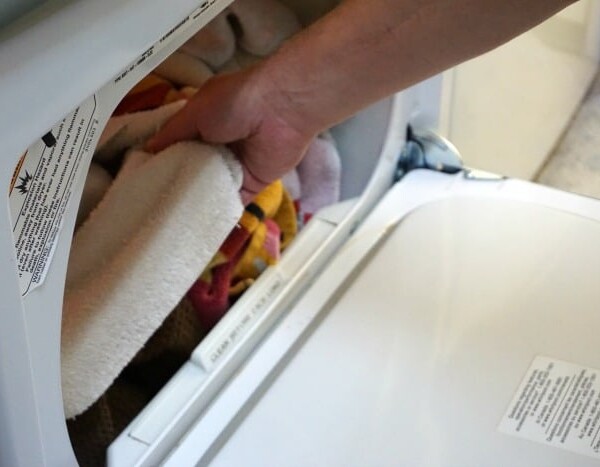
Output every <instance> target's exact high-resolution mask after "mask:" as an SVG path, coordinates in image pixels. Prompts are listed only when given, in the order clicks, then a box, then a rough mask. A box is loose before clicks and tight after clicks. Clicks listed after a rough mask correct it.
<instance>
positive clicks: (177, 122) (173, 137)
mask: <svg viewBox="0 0 600 467" xmlns="http://www.w3.org/2000/svg"><path fill="white" fill-rule="evenodd" d="M194 107H195V106H194V105H193V100H192V101H190V102H189V103H188V104H187V105H186V106H185V107H183V108H182V109H181V110H180V111H179V112H177V113H176V114H175V115H174V116H173V117H172V118H171V119H170V120H169V121H168V122H167V123H165V125H164V126H163V127H162V128H161V129H160V130H159V131H158V132H157V133H156V134H155V135H154V136H153V137H152V138H150V139H149V140H148V141H147V142H146V145H145V149H146V151H149V152H159V151H162V150H163V149H165V148H167V147H169V146H171V145H172V144H174V143H176V142H178V141H185V140H191V139H197V138H198V136H199V135H198V128H197V126H196V111H195V109H194Z"/></svg>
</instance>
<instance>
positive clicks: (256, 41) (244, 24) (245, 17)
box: [229, 0, 301, 57]
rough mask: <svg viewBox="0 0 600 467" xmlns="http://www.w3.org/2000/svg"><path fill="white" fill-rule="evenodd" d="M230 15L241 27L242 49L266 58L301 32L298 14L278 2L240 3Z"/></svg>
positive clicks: (231, 8)
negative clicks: (285, 41) (284, 42)
mask: <svg viewBox="0 0 600 467" xmlns="http://www.w3.org/2000/svg"><path fill="white" fill-rule="evenodd" d="M229 15H230V16H233V18H235V21H236V22H237V24H238V25H239V29H240V37H239V39H238V41H239V45H240V47H241V48H242V49H244V50H245V51H246V52H249V53H251V54H254V55H259V56H261V57H264V56H266V55H269V54H271V53H273V52H275V50H276V49H277V48H278V47H279V46H280V45H281V43H282V42H283V41H284V40H286V39H288V38H289V37H291V36H292V35H294V34H295V33H297V32H298V31H300V29H301V25H300V22H299V21H298V18H297V17H296V15H295V13H294V12H293V11H292V10H291V9H289V8H288V7H287V6H285V5H283V4H282V3H280V2H278V1H277V0H237V1H235V2H233V3H232V4H231V5H230V6H229Z"/></svg>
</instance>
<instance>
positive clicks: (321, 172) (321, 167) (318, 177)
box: [296, 134, 342, 223]
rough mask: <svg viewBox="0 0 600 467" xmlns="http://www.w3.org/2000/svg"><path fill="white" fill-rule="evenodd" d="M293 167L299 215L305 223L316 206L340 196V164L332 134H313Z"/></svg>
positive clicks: (323, 204) (324, 204)
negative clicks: (298, 198)
mask: <svg viewBox="0 0 600 467" xmlns="http://www.w3.org/2000/svg"><path fill="white" fill-rule="evenodd" d="M296 170H297V172H298V178H299V180H300V187H301V188H300V189H301V198H300V210H301V213H300V215H301V220H302V221H303V223H304V222H307V221H308V219H310V217H311V216H312V215H313V214H315V213H316V212H317V211H318V210H319V209H321V208H323V207H325V206H329V205H331V204H333V203H336V202H337V201H339V199H340V184H341V176H342V166H341V162H340V155H339V154H338V151H337V148H336V146H335V143H334V141H333V138H331V137H330V136H329V135H328V134H324V135H322V136H319V137H318V138H316V139H315V140H314V141H313V142H312V143H311V144H310V146H309V147H308V150H307V152H306V155H305V156H304V158H303V159H302V162H301V163H300V164H299V165H298V167H297V169H296Z"/></svg>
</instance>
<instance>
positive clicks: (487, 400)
mask: <svg viewBox="0 0 600 467" xmlns="http://www.w3.org/2000/svg"><path fill="white" fill-rule="evenodd" d="M599 235H600V203H599V202H598V201H595V200H591V199H587V198H581V197H577V196H573V195H567V194H564V193H560V192H557V191H554V190H549V189H546V188H542V187H539V186H535V185H531V184H527V183H524V182H517V181H491V182H482V181H473V180H465V179H464V178H463V176H462V175H460V174H459V175H456V176H446V175H441V174H435V173H426V172H417V173H413V174H411V175H410V176H409V177H408V178H407V179H405V180H404V181H403V182H402V183H400V184H398V185H397V186H396V187H395V188H394V189H393V190H392V191H391V192H390V193H389V195H387V196H386V198H385V199H384V200H383V202H382V203H381V204H380V205H379V206H378V208H377V209H376V210H375V211H374V213H373V215H372V216H370V218H369V219H368V220H367V221H366V222H365V224H364V225H363V226H362V227H361V228H360V229H359V230H358V231H357V232H356V234H355V235H354V236H353V238H352V239H351V240H350V241H349V242H348V244H347V245H346V246H345V247H344V248H342V249H341V250H340V252H339V253H338V254H337V255H336V257H335V259H334V260H333V261H332V263H331V264H330V266H329V267H328V268H327V269H326V271H325V272H324V273H323V275H322V276H321V277H320V279H319V281H318V282H317V283H316V284H315V285H314V286H313V287H312V288H311V289H309V290H308V291H307V293H305V294H304V296H303V297H302V299H301V300H300V301H299V302H298V303H297V304H296V305H295V306H294V308H293V310H292V311H291V312H290V314H289V315H288V316H287V317H286V318H285V319H284V320H283V321H282V322H281V323H280V325H279V326H278V327H277V328H276V329H275V330H274V332H273V333H272V334H271V336H270V337H269V339H267V340H265V342H264V343H263V345H262V346H261V347H260V348H259V349H258V350H257V351H256V352H255V354H254V356H253V358H252V359H251V360H250V361H249V362H248V364H247V365H246V366H245V367H244V368H243V369H242V370H241V371H240V372H239V373H238V374H237V375H236V377H235V378H234V379H232V380H231V382H230V384H229V385H228V387H227V388H226V389H225V390H224V391H223V392H222V394H221V395H220V397H219V398H218V399H217V400H216V401H215V402H214V403H213V404H212V406H211V407H210V409H209V410H207V412H206V413H205V414H204V416H203V418H202V419H201V420H200V421H199V422H198V423H197V425H196V426H195V427H194V429H193V430H192V431H190V433H189V434H188V435H187V437H186V438H184V439H183V441H182V443H181V444H180V446H179V447H178V448H177V449H176V450H175V451H174V452H173V453H172V455H171V457H170V458H169V459H168V461H167V462H166V465H173V466H176V465H182V462H188V463H190V462H196V460H197V462H199V463H200V465H205V464H207V463H210V464H211V465H219V466H220V465H223V466H229V465H247V466H255V465H256V466H259V465H260V466H276V465H286V466H288V465H289V466H295V465H298V466H308V465H332V466H351V465H357V466H358V465H452V466H455V465H461V466H462V465H544V466H551V465H556V466H562V465H595V463H596V461H594V460H593V459H591V458H588V457H585V456H581V455H577V454H573V453H571V452H568V451H564V450H562V449H557V448H554V447H547V446H544V445H542V444H539V443H534V442H531V441H527V440H523V439H519V438H516V437H513V436H508V435H506V434H503V433H500V432H499V431H498V430H497V427H498V425H499V423H500V420H501V418H502V416H503V415H504V413H505V411H506V410H507V408H508V406H509V403H510V402H511V400H512V398H513V396H514V393H515V391H516V390H517V387H518V386H519V384H520V383H521V380H522V378H523V376H524V374H525V372H526V370H527V369H528V368H529V365H530V364H531V362H532V360H533V358H534V357H535V356H536V355H540V354H541V355H548V356H551V357H554V358H558V359H563V360H566V361H571V362H574V363H577V364H580V365H585V366H588V367H592V368H600V357H598V352H597V337H596V335H597V332H596V331H597V329H598V326H599V325H600V314H598V313H597V303H599V301H600V289H598V287H597V277H599V275H600V243H599V242H598V241H597V239H598V238H599Z"/></svg>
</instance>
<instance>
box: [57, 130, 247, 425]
mask: <svg viewBox="0 0 600 467" xmlns="http://www.w3.org/2000/svg"><path fill="white" fill-rule="evenodd" d="M241 181H242V171H241V168H240V166H239V164H238V162H237V161H236V160H235V159H234V157H233V155H232V154H231V153H230V152H229V151H227V150H226V149H225V148H221V147H215V146H208V145H204V144H201V143H196V142H187V143H179V144H176V145H174V146H171V147H170V148H167V149H166V150H164V151H163V152H161V153H159V154H157V155H155V156H151V155H148V154H146V153H142V152H139V151H137V152H132V153H131V154H129V155H128V157H127V159H126V162H125V165H124V167H123V170H121V172H120V173H119V175H118V176H117V178H116V180H115V182H114V183H113V185H112V186H111V187H110V189H109V190H108V192H107V193H106V196H105V197H104V198H103V199H102V201H101V202H100V203H99V204H98V206H97V208H96V209H95V210H94V211H92V213H91V214H90V216H89V217H88V220H87V221H86V222H85V223H84V224H83V225H82V226H81V228H80V229H79V230H78V232H77V234H76V236H75V238H74V241H73V245H72V248H71V255H70V258H69V270H68V274H67V284H66V288H65V298H64V308H63V322H62V346H61V360H62V384H63V399H64V404H65V415H66V417H67V418H71V417H74V416H76V415H78V414H80V413H82V412H83V411H84V410H86V409H87V408H88V407H89V406H90V405H91V404H92V403H94V402H95V401H96V400H97V399H98V397H100V396H101V395H102V394H103V393H104V392H105V391H106V389H107V388H108V387H109V386H110V385H111V384H112V382H113V381H114V379H115V378H116V376H117V375H118V374H119V373H120V372H121V370H122V369H123V368H124V367H125V366H126V365H127V363H128V362H129V361H130V360H131V359H132V358H133V357H134V356H135V354H136V353H137V352H138V351H139V350H140V348H141V347H142V346H143V345H144V343H145V342H146V341H147V340H148V338H149V337H150V336H151V335H152V334H153V333H154V331H155V330H156V329H157V328H158V327H159V326H160V324H161V323H162V322H163V320H164V319H165V318H166V316H167V315H168V314H169V312H170V311H171V310H173V308H174V307H175V306H176V305H177V303H178V302H179V300H180V299H181V298H182V297H183V296H184V295H185V293H186V292H187V290H188V289H189V287H190V286H191V285H192V284H193V283H194V281H195V280H196V279H197V278H198V276H199V275H200V273H201V272H202V270H203V269H204V267H205V266H206V264H207V263H208V262H209V261H210V259H211V258H212V256H213V254H214V253H215V252H216V251H217V250H218V248H219V246H220V245H221V243H222V242H223V240H224V239H225V237H226V236H227V234H228V233H229V232H230V230H231V229H232V228H233V227H234V226H235V224H236V222H237V221H238V219H239V217H240V215H241V213H242V210H243V207H242V204H241V201H240V199H239V195H238V190H239V188H240V186H241Z"/></svg>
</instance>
